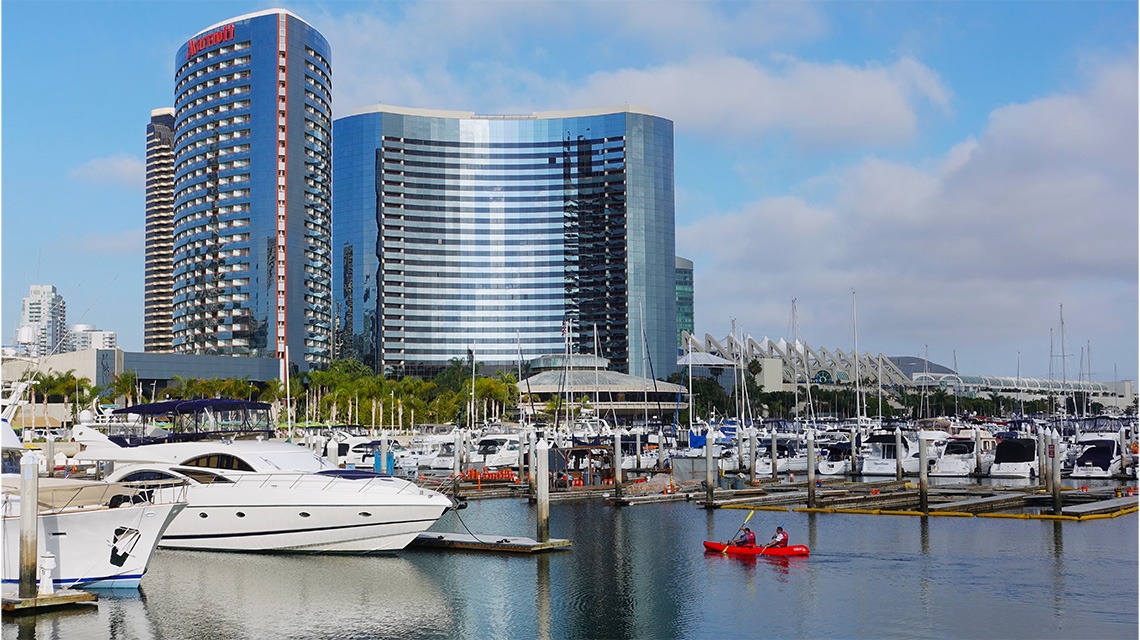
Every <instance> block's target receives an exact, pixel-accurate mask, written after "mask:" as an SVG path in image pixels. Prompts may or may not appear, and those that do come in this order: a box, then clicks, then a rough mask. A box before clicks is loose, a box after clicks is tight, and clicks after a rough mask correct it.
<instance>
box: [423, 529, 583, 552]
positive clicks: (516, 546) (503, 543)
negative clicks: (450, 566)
mask: <svg viewBox="0 0 1140 640" xmlns="http://www.w3.org/2000/svg"><path fill="white" fill-rule="evenodd" d="M570 545H571V543H570V541H569V540H561V539H552V540H547V541H546V542H539V541H537V540H535V539H533V538H527V537H523V536H500V535H491V534H486V535H479V536H476V535H474V534H470V533H444V532H438V531H428V532H425V533H421V534H420V535H418V536H416V539H415V540H412V543H411V544H410V545H408V546H410V547H417V548H421V547H427V548H437V549H463V550H466V551H499V552H504V553H541V552H545V551H558V550H562V549H569V548H570Z"/></svg>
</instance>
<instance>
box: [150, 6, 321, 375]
mask: <svg viewBox="0 0 1140 640" xmlns="http://www.w3.org/2000/svg"><path fill="white" fill-rule="evenodd" d="M175 69H176V71H175V89H174V185H173V186H174V188H173V230H172V231H173V255H172V258H171V260H172V274H173V287H172V292H171V293H172V300H171V304H172V320H173V326H172V331H171V345H172V348H173V350H174V351H176V352H180V353H198V354H217V355H251V356H261V357H276V358H282V357H284V355H285V353H286V351H287V350H288V353H289V360H290V361H291V362H292V363H294V364H295V365H297V366H298V367H299V368H301V369H308V368H309V367H312V366H320V365H323V364H326V363H327V362H328V361H329V357H330V355H331V353H330V351H331V335H332V300H331V290H330V288H331V278H332V266H331V261H330V258H331V256H330V247H331V243H330V233H331V195H332V191H331V182H332V180H331V170H332V167H331V154H332V144H331V129H332V120H331V114H332V66H331V52H330V49H329V45H328V42H326V41H325V39H324V37H323V36H322V35H321V34H320V33H318V32H317V31H316V30H315V29H313V27H312V26H310V25H309V24H308V23H306V22H305V21H304V20H302V19H300V18H299V17H297V16H296V15H294V14H293V13H291V12H289V11H285V10H280V9H273V10H269V11H263V12H258V13H251V14H248V15H243V16H239V17H237V18H234V19H232V20H228V21H226V22H222V23H218V24H216V25H213V26H211V27H208V28H206V29H203V30H202V31H200V32H198V33H196V34H195V35H194V36H192V37H191V38H190V39H189V40H188V41H187V42H186V44H184V45H183V46H182V47H181V48H180V49H179V50H178V53H177V56H176V58H175ZM149 251H150V249H149V245H148V260H149V258H150V255H149ZM287 347H288V349H287Z"/></svg>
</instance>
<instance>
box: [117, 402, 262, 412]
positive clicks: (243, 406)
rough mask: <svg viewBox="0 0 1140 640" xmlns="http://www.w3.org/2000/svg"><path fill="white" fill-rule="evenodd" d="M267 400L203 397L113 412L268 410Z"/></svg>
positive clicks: (142, 405)
mask: <svg viewBox="0 0 1140 640" xmlns="http://www.w3.org/2000/svg"><path fill="white" fill-rule="evenodd" d="M269 406H270V405H269V403H267V402H252V401H249V400H233V399H230V398H201V399H197V400H166V401H164V402H152V403H150V404H136V405H135V406H133V407H123V408H122V409H115V410H114V411H112V412H111V413H118V414H123V413H132V414H135V415H140V416H153V415H169V414H186V413H199V412H202V411H206V410H207V409H212V410H214V411H257V410H268V409H269Z"/></svg>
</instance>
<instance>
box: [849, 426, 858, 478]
mask: <svg viewBox="0 0 1140 640" xmlns="http://www.w3.org/2000/svg"><path fill="white" fill-rule="evenodd" d="M848 437H849V438H851V456H850V457H851V460H850V462H851V475H852V476H854V475H856V474H858V473H859V467H858V464H859V448H858V447H856V446H855V442H856V440H857V438H856V436H855V427H851V435H850V436H848Z"/></svg>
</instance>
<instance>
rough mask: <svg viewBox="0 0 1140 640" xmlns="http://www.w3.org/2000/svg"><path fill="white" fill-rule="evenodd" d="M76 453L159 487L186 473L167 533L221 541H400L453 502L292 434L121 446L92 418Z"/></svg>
mask: <svg viewBox="0 0 1140 640" xmlns="http://www.w3.org/2000/svg"><path fill="white" fill-rule="evenodd" d="M75 439H76V440H77V441H79V442H81V443H83V444H84V445H85V450H84V451H81V452H80V453H79V454H77V456H76V457H77V458H78V459H81V460H90V461H109V462H112V463H113V465H114V466H113V470H112V471H111V472H110V473H108V475H107V478H108V479H109V480H115V481H119V482H132V483H147V486H150V487H159V488H156V489H154V491H155V493H156V494H160V493H162V492H164V491H167V490H168V489H165V488H161V487H164V486H165V485H168V484H171V483H182V482H185V483H187V485H188V486H187V487H186V489H185V491H186V497H187V500H188V502H189V505H188V507H187V508H186V510H185V511H183V513H182V514H181V515H179V516H178V517H177V518H176V519H175V520H174V522H173V523H172V524H171V525H170V527H169V529H168V530H167V531H166V533H165V535H164V536H163V537H162V540H161V541H160V543H159V546H161V547H163V548H173V549H199V550H213V551H273V552H297V553H372V552H383V551H396V550H399V549H402V548H404V547H405V546H407V545H408V543H410V542H411V541H412V540H413V539H414V538H415V537H416V536H417V535H418V534H420V533H421V532H423V531H425V530H426V529H427V528H428V527H430V526H431V525H432V524H433V523H435V521H436V520H438V519H439V517H440V516H441V515H442V514H443V512H444V511H445V510H446V509H448V508H449V507H450V506H451V504H452V503H451V500H450V499H449V498H448V497H446V496H444V495H442V494H440V493H437V492H435V491H430V490H427V489H422V488H420V487H418V486H416V485H415V484H413V483H411V482H408V481H406V480H402V479H399V478H395V477H392V476H387V475H381V474H375V473H372V472H370V471H356V470H340V469H334V468H331V467H330V465H329V464H328V462H327V461H325V460H323V459H322V458H320V457H318V456H316V455H315V454H314V453H313V452H312V451H310V450H308V449H306V448H304V447H301V446H298V445H295V444H288V443H284V442H266V441H254V440H228V439H226V440H201V441H197V442H170V443H163V444H148V445H141V446H136V447H120V446H116V445H115V444H113V443H111V442H110V441H109V440H107V439H106V437H105V436H103V435H102V434H101V433H99V432H98V431H96V430H95V429H92V428H91V427H89V426H86V425H80V426H78V427H76V428H75Z"/></svg>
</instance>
